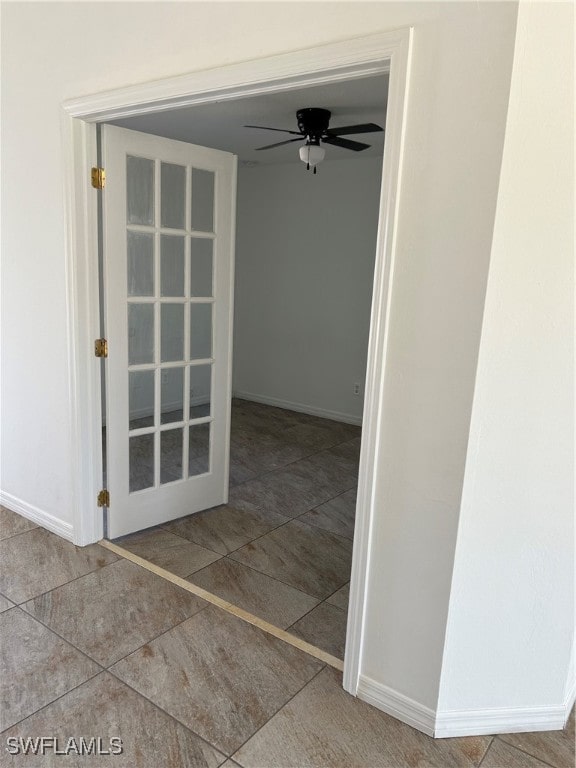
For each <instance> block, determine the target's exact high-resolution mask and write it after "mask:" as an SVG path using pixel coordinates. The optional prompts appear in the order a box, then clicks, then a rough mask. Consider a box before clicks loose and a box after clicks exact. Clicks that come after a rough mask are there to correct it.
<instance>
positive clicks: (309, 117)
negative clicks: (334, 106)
mask: <svg viewBox="0 0 576 768" xmlns="http://www.w3.org/2000/svg"><path fill="white" fill-rule="evenodd" d="M330 115H331V113H330V112H329V111H328V110H327V109H317V108H315V107H310V108H308V109H299V110H298V111H297V112H296V119H297V120H298V130H299V131H300V132H301V133H303V134H304V135H305V136H306V138H307V139H308V140H309V141H310V142H311V143H313V144H318V143H319V142H320V138H321V137H322V136H323V135H324V134H325V133H326V131H327V130H328V125H329V123H330Z"/></svg>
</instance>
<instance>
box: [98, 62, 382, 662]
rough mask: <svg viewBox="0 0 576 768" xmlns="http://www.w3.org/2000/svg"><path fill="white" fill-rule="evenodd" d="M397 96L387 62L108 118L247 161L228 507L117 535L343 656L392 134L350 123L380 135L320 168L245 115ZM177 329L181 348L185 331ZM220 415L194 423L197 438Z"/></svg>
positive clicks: (133, 401)
mask: <svg viewBox="0 0 576 768" xmlns="http://www.w3.org/2000/svg"><path fill="white" fill-rule="evenodd" d="M387 92H388V76H387V74H381V75H378V76H372V77H369V78H362V79H355V80H352V81H342V82H338V83H328V84H322V85H319V86H315V87H309V88H305V89H294V90H290V91H285V92H282V93H278V94H273V95H266V96H258V97H252V98H244V99H241V100H238V101H229V102H225V103H218V104H210V105H202V106H194V107H189V108H186V109H180V110H171V111H167V112H162V111H159V112H155V113H153V114H148V115H141V116H137V117H130V118H124V119H121V120H116V121H113V123H114V125H116V126H119V127H121V128H124V129H129V130H135V131H140V132H143V133H147V134H153V135H155V136H161V137H164V138H167V139H176V140H178V141H186V142H188V143H191V144H194V145H200V146H204V147H210V148H213V149H218V150H224V151H228V152H231V153H233V154H235V155H237V156H238V161H239V168H238V199H237V216H236V260H235V261H236V266H235V272H236V280H235V291H234V306H235V312H234V362H233V369H232V382H233V384H232V393H233V400H232V418H231V431H230V488H229V498H228V503H227V504H223V505H217V506H216V507H212V508H210V509H207V510H206V511H201V512H196V513H195V514H185V516H184V517H180V516H177V515H175V517H176V518H177V519H175V520H172V521H167V522H163V523H162V525H161V526H158V527H153V528H149V529H147V530H144V531H140V530H139V531H137V532H135V533H132V534H130V535H128V536H126V537H122V538H121V539H117V540H116V543H117V544H119V545H120V546H121V547H123V548H125V549H127V550H128V551H130V552H132V553H134V554H136V555H138V556H140V557H143V558H144V559H145V560H147V561H149V562H151V563H153V564H155V565H157V566H159V567H162V568H164V569H166V570H168V571H169V572H171V573H173V574H174V575H176V576H179V577H181V578H184V579H186V580H188V581H190V582H191V583H192V584H195V585H197V586H199V587H201V588H204V589H206V590H207V591H208V592H210V593H213V594H216V595H218V596H219V597H221V598H223V599H224V600H226V601H228V602H230V603H232V604H233V605H235V606H237V607H239V608H241V609H243V610H246V611H248V612H249V613H251V614H253V615H255V616H257V617H259V618H261V619H263V620H264V621H266V622H269V623H270V624H272V625H273V626H275V627H278V628H280V629H283V630H286V631H287V632H289V633H290V634H293V635H295V636H296V637H299V638H301V639H302V640H304V641H306V642H309V643H311V644H312V645H314V646H317V647H319V648H320V649H322V650H323V651H326V652H327V653H329V654H332V655H333V656H335V657H336V658H338V659H340V660H343V658H344V647H345V639H346V623H347V612H348V595H349V583H350V571H351V560H352V543H353V537H354V520H355V510H356V496H357V485H358V466H359V457H360V445H361V422H362V413H363V399H364V398H363V395H364V388H365V370H366V363H367V352H368V337H369V327H370V307H371V303H372V284H373V280H374V260H375V253H376V236H377V231H378V216H379V199H380V189H381V172H382V154H383V150H384V141H385V138H384V133H383V132H381V133H380V132H375V131H374V132H371V133H370V134H369V135H366V136H364V135H356V134H354V135H352V134H350V135H348V138H349V139H354V140H360V141H362V142H364V143H366V144H369V145H370V146H369V147H368V148H367V149H362V151H361V152H360V151H348V149H347V148H346V147H344V148H341V147H338V146H334V147H332V146H328V145H327V147H326V157H325V159H324V161H323V162H322V163H321V164H320V165H319V166H318V167H317V171H318V172H317V174H315V175H313V174H311V173H307V172H306V166H305V165H303V164H302V162H301V161H300V157H299V152H298V150H299V147H300V145H301V144H302V143H303V142H302V141H301V140H298V139H292V136H290V138H289V141H290V143H287V144H286V145H284V146H282V147H276V146H275V147H273V148H272V150H271V151H265V152H261V151H258V150H255V147H260V146H261V145H268V144H270V142H272V141H275V139H277V138H280V139H284V136H282V134H280V135H279V134H275V133H271V132H265V131H263V130H260V131H258V132H256V131H254V130H250V129H249V128H246V127H245V126H246V125H251V124H262V125H268V126H273V127H276V128H285V129H287V130H292V131H293V130H294V129H296V127H297V126H296V112H297V110H298V109H300V108H302V107H310V106H312V105H314V104H319V105H321V106H322V107H323V108H324V109H328V110H329V111H330V112H331V123H330V127H331V128H332V127H333V128H334V130H336V131H337V130H338V127H339V126H344V125H346V126H349V125H355V126H358V127H359V128H361V127H362V126H382V127H384V125H385V123H386V104H387ZM358 134H360V131H358ZM262 137H263V138H262ZM135 236H138V237H140V238H142V237H145V236H146V235H145V234H143V233H142V232H136V233H131V237H132V238H134V237H135ZM171 237H174V235H171ZM206 242H207V241H206V240H204V241H203V243H206ZM182 252H183V251H182ZM167 256H170V258H173V255H172V254H170V253H168V252H167ZM162 258H163V257H162ZM182 274H184V270H183V269H182ZM172 278H174V275H172ZM131 279H132V280H134V281H135V282H138V277H137V276H134V275H132V278H131ZM150 279H152V278H150ZM172 282H174V280H172ZM171 292H173V291H171ZM178 292H179V291H178V290H176V294H178ZM132 306H133V305H132ZM162 327H163V330H162V338H163V339H164V336H165V333H164V325H163V326H162ZM166 327H168V326H166ZM130 334H134V336H135V337H138V336H139V335H140V334H139V330H138V328H134V329H130ZM172 335H173V336H174V337H175V339H176V344H178V338H179V337H181V335H182V334H181V333H180V332H179V331H178V330H177V329H176V330H174V329H172ZM163 343H164V342H163ZM136 351H137V356H138V355H140V354H141V350H136ZM138 359H140V357H138ZM170 359H171V358H170ZM183 370H184V369H183V368H170V367H169V368H167V369H166V370H163V371H162V372H161V382H162V383H161V385H160V387H161V392H162V394H161V415H160V419H159V420H160V421H161V422H162V423H163V424H165V425H168V424H169V423H170V422H175V423H177V424H179V423H180V420H181V418H182V409H183V396H182V379H183V375H182V371H183ZM191 371H198V372H201V367H197V368H191ZM152 375H153V372H152V371H142V370H135V371H134V372H133V373H132V374H130V380H129V381H130V397H129V401H130V426H131V429H132V430H135V431H134V434H135V437H133V438H131V440H132V441H133V442H134V443H137V448H138V450H136V451H134V452H133V455H132V454H131V461H130V489H131V490H132V491H135V492H137V491H140V490H141V489H143V488H145V487H146V486H147V485H153V471H154V470H153V467H154V456H153V451H154V447H153V445H154V443H153V440H152V437H153V435H152V434H148V433H147V434H140V431H141V430H142V428H146V427H147V426H150V424H152V422H153V415H154V396H153V386H152V388H150V387H149V386H148V385H147V382H148V379H150V382H151V381H152ZM147 377H148V378H147ZM194 384H195V388H194V390H192V389H191V391H190V395H189V399H190V407H191V410H192V408H193V409H194V411H195V413H194V415H195V416H200V417H201V416H208V415H210V402H209V400H210V398H209V397H208V398H207V397H206V393H205V392H204V389H205V387H204V388H202V386H201V384H202V382H201V381H199V380H198V381H197V376H195V377H194ZM190 385H192V380H191V382H190ZM132 389H134V391H132ZM203 396H204V399H202V398H203ZM193 402H194V403H195V405H194V406H192V403H193ZM206 409H208V410H206ZM208 427H209V425H208V424H207V423H196V426H195V427H194V428H192V427H190V434H191V435H192V432H193V430H194V431H195V432H198V430H202V429H204V430H205V431H206V430H207V429H208ZM181 433H182V429H181V428H176V429H167V430H166V431H164V432H162V433H161V436H162V438H164V439H162V440H161V441H160V456H159V463H160V473H161V478H160V482H161V483H172V482H178V481H179V480H180V479H181V478H182V462H183V451H182V434H181ZM169 437H174V439H171V440H169V439H166V438H169ZM205 438H206V435H204V434H203V435H199V436H198V440H196V442H195V443H194V444H192V443H190V446H189V450H190V451H191V453H190V456H191V457H192V458H191V461H192V462H193V465H194V466H193V471H194V472H196V471H200V470H199V469H198V467H200V465H202V468H204V467H207V466H208V457H207V453H208V444H207V440H206V439H205ZM190 466H191V465H190ZM202 471H205V469H202ZM142 527H144V526H142Z"/></svg>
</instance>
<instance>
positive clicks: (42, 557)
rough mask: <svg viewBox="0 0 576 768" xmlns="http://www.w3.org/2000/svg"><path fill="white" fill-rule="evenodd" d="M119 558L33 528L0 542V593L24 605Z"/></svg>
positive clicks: (94, 546)
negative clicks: (78, 545)
mask: <svg viewBox="0 0 576 768" xmlns="http://www.w3.org/2000/svg"><path fill="white" fill-rule="evenodd" d="M117 559H118V558H117V557H116V555H115V554H113V553H112V552H109V551H108V550H107V549H104V548H103V547H100V546H99V545H98V544H91V545H90V546H88V547H75V546H74V544H71V543H70V542H69V541H65V540H64V539H62V538H60V536H56V535H55V534H53V533H50V532H49V531H46V530H44V528H34V529H33V530H31V531H27V532H26V533H22V534H20V535H19V536H13V537H12V538H10V539H4V540H3V541H0V562H1V563H2V569H1V571H0V592H2V593H3V594H4V595H6V597H8V598H9V599H10V600H12V601H14V602H15V603H21V602H23V601H24V600H29V599H30V598H31V597H35V596H36V595H40V594H42V593H43V592H46V591H48V590H50V589H54V588H55V587H59V586H60V585H61V584H66V582H68V581H71V580H72V579H76V578H78V577H79V576H83V575H84V574H86V573H90V572H91V571H96V570H98V569H99V568H102V567H104V566H105V565H108V563H112V562H114V560H117Z"/></svg>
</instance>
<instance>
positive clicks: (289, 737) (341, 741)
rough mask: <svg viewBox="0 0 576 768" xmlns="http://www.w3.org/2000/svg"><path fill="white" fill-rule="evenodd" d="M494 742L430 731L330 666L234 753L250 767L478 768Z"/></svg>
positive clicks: (241, 761) (233, 756) (234, 755)
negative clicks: (390, 710) (357, 690)
mask: <svg viewBox="0 0 576 768" xmlns="http://www.w3.org/2000/svg"><path fill="white" fill-rule="evenodd" d="M489 743H490V737H486V736H478V737H472V738H464V739H437V740H435V739H432V738H431V737H429V736H425V735H424V734H423V733H421V732H420V731H416V730H414V729H413V728H410V726H408V725H404V724H403V723H400V722H399V721H398V720H395V719H394V718H392V717H389V716H388V715H386V714H384V713H383V712H380V711H379V710H377V709H375V708H374V707H370V706H369V705H368V704H364V703H363V702H361V701H360V700H359V699H356V698H354V697H352V696H350V695H349V694H347V693H346V692H345V691H344V690H343V689H342V687H341V675H340V674H339V673H337V672H335V671H334V670H332V669H329V668H325V669H324V670H323V671H322V672H321V673H320V674H319V675H318V676H317V677H316V678H315V679H314V680H312V682H311V683H309V684H308V685H307V686H306V687H305V688H304V689H303V690H302V691H300V693H299V694H298V695H297V696H295V697H294V698H293V699H292V701H290V702H289V703H288V704H287V705H286V706H285V707H283V708H282V709H281V710H280V712H278V714H277V715H275V716H274V717H273V718H272V719H271V720H270V721H269V722H268V723H266V725H265V726H264V727H263V728H261V729H260V730H259V731H258V733H256V734H255V735H254V736H253V737H252V738H251V739H250V740H249V741H248V742H247V743H246V744H245V745H244V746H243V747H241V748H240V749H239V750H238V752H237V753H235V754H233V755H232V758H233V759H234V760H236V761H237V762H238V763H240V765H242V766H244V767H245V768H262V767H263V766H266V768H295V767H296V766H297V767H298V768H328V767H329V768H472V766H478V765H479V763H480V761H481V759H482V757H483V756H484V753H485V752H486V748H487V747H488V745H489Z"/></svg>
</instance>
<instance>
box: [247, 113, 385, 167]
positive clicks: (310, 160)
mask: <svg viewBox="0 0 576 768" xmlns="http://www.w3.org/2000/svg"><path fill="white" fill-rule="evenodd" d="M330 117H331V113H330V111H329V110H327V109H318V108H316V107H309V108H307V109H299V110H298V111H297V112H296V119H297V121H298V130H297V131H289V130H285V129H283V128H269V127H267V126H265V125H245V126H244V128H259V129H261V130H264V131H279V132H281V133H290V134H292V135H294V136H297V137H298V138H296V139H286V140H285V141H279V142H277V143H276V144H267V145H266V146H265V147H257V150H256V151H257V152H260V151H262V150H264V149H274V148H275V147H282V146H283V145H284V144H292V143H293V142H295V141H302V139H305V142H306V143H305V144H304V145H303V146H301V147H300V159H301V160H302V161H303V162H304V163H306V168H307V170H310V168H314V173H316V166H317V165H318V163H320V162H322V160H323V159H324V155H325V150H324V148H323V147H322V146H320V144H321V143H322V144H330V145H332V146H334V147H341V148H342V149H351V150H352V151H353V152H362V150H364V149H368V148H369V147H370V144H363V143H362V142H360V141H351V140H350V139H342V138H340V137H341V136H347V135H350V134H354V133H377V132H380V131H383V130H384V129H383V128H381V127H380V126H379V125H376V123H361V124H359V125H345V126H341V127H339V128H332V129H331V128H329V127H328V126H329V124H330Z"/></svg>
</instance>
